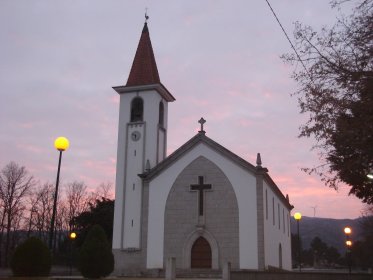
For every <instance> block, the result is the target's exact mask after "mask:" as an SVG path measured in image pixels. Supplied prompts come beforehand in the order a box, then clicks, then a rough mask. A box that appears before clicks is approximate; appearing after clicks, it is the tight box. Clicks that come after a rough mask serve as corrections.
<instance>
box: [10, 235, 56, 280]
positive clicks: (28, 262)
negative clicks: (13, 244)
mask: <svg viewBox="0 0 373 280" xmlns="http://www.w3.org/2000/svg"><path fill="white" fill-rule="evenodd" d="M51 265H52V256H51V254H50V251H49V249H48V247H47V245H45V244H44V243H43V242H42V241H41V240H40V239H38V238H36V237H30V238H29V239H27V240H26V241H25V242H24V243H22V244H21V245H19V246H18V247H17V249H16V251H15V252H14V254H13V257H12V259H11V268H12V271H13V274H14V276H16V277H19V276H33V277H35V276H48V275H49V272H50V269H51Z"/></svg>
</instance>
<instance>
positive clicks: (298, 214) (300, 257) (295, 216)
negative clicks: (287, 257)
mask: <svg viewBox="0 0 373 280" xmlns="http://www.w3.org/2000/svg"><path fill="white" fill-rule="evenodd" d="M294 219H295V220H296V221H297V232H298V262H299V272H302V264H301V262H302V255H301V244H300V235H299V222H300V220H301V219H302V214H301V213H299V212H296V213H294Z"/></svg>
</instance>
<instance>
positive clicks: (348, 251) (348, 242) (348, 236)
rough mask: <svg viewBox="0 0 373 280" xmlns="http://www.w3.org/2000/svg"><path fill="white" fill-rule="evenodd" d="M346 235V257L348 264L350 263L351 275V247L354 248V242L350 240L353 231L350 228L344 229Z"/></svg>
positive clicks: (349, 271) (349, 270)
mask: <svg viewBox="0 0 373 280" xmlns="http://www.w3.org/2000/svg"><path fill="white" fill-rule="evenodd" d="M343 231H344V233H345V236H346V242H345V244H346V247H347V252H346V255H347V263H348V273H349V274H351V246H352V241H351V238H350V235H351V233H352V230H351V228H350V227H345V228H344V229H343Z"/></svg>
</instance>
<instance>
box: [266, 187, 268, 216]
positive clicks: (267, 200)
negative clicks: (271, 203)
mask: <svg viewBox="0 0 373 280" xmlns="http://www.w3.org/2000/svg"><path fill="white" fill-rule="evenodd" d="M266 219H267V220H268V192H267V190H266Z"/></svg>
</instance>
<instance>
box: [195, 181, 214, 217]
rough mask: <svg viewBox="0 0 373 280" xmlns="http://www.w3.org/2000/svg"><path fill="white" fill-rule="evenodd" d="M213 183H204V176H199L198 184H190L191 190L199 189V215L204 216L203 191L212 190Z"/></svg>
mask: <svg viewBox="0 0 373 280" xmlns="http://www.w3.org/2000/svg"><path fill="white" fill-rule="evenodd" d="M211 188H212V186H211V184H204V183H203V176H198V185H190V190H191V191H198V215H199V216H203V191H204V190H211Z"/></svg>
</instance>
